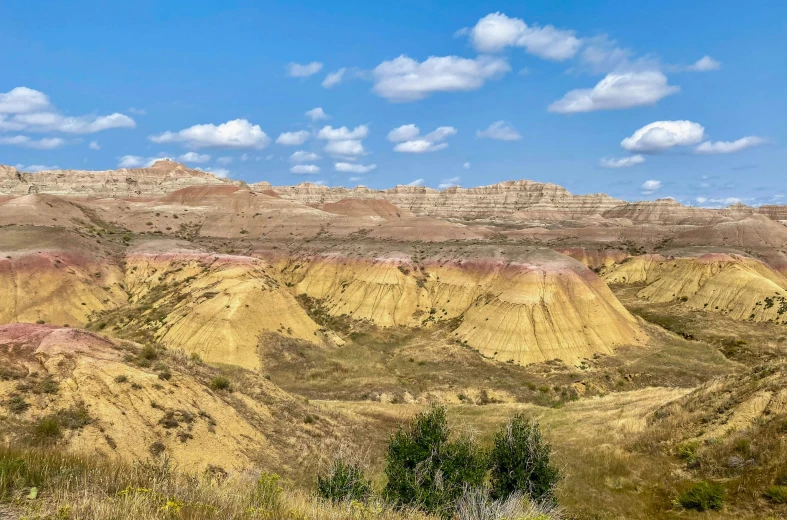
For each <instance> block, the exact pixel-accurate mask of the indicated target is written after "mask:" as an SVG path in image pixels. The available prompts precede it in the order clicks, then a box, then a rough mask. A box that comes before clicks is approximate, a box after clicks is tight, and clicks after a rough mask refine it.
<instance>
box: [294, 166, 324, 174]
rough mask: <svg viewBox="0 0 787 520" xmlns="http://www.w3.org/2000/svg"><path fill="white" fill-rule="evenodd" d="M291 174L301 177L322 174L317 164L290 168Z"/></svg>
mask: <svg viewBox="0 0 787 520" xmlns="http://www.w3.org/2000/svg"><path fill="white" fill-rule="evenodd" d="M290 173H298V174H301V175H314V174H317V173H320V167H319V166H317V165H316V164H296V165H295V166H293V167H292V168H290Z"/></svg>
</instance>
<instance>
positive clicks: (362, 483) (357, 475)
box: [317, 459, 372, 502]
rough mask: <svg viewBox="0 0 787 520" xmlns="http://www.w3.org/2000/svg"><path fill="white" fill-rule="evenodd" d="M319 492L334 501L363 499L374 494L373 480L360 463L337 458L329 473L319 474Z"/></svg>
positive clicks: (323, 496)
mask: <svg viewBox="0 0 787 520" xmlns="http://www.w3.org/2000/svg"><path fill="white" fill-rule="evenodd" d="M317 494H318V495H320V496H321V497H322V498H324V499H326V500H331V501H333V502H341V501H342V500H358V501H363V500H366V499H367V498H369V497H370V496H371V494H372V482H371V481H370V480H369V479H368V478H366V475H364V473H363V470H362V469H361V467H360V466H359V465H357V464H352V463H349V462H345V461H344V460H342V459H336V460H334V461H333V464H332V465H331V468H330V469H329V470H328V474H327V475H325V476H323V475H318V476H317Z"/></svg>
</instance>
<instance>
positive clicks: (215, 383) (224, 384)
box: [210, 376, 232, 390]
mask: <svg viewBox="0 0 787 520" xmlns="http://www.w3.org/2000/svg"><path fill="white" fill-rule="evenodd" d="M210 387H211V388H212V389H213V390H230V388H231V387H232V384H231V383H230V380H229V379H227V378H226V377H224V376H216V377H214V378H213V379H211V380H210Z"/></svg>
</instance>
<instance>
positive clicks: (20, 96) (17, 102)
mask: <svg viewBox="0 0 787 520" xmlns="http://www.w3.org/2000/svg"><path fill="white" fill-rule="evenodd" d="M49 106H50V105H49V98H48V97H47V95H46V94H44V93H43V92H39V91H38V90H33V89H32V88H27V87H16V88H15V89H12V90H10V91H9V92H6V93H2V92H0V114H25V113H28V112H39V111H41V110H46V109H48V108H49Z"/></svg>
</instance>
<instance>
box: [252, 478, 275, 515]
mask: <svg viewBox="0 0 787 520" xmlns="http://www.w3.org/2000/svg"><path fill="white" fill-rule="evenodd" d="M279 479H280V477H279V476H278V475H277V474H275V473H266V472H263V473H262V474H260V476H259V478H257V482H255V483H254V490H253V492H252V496H253V500H254V503H255V504H256V505H257V507H258V508H261V509H264V510H265V511H277V510H279V509H280V508H281V487H280V486H279Z"/></svg>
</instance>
